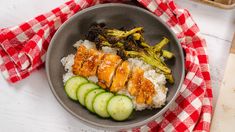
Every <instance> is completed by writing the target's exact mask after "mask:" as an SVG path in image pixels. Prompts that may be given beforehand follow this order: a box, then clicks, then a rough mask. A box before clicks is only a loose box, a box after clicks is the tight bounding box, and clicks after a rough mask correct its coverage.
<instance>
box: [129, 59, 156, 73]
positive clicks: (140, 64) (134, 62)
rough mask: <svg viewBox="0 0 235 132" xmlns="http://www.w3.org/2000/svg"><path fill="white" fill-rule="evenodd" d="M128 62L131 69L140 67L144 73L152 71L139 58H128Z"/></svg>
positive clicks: (150, 67) (149, 66)
mask: <svg viewBox="0 0 235 132" xmlns="http://www.w3.org/2000/svg"><path fill="white" fill-rule="evenodd" d="M128 62H129V63H130V64H131V67H140V68H141V69H143V70H144V71H146V70H150V69H153V68H152V66H151V65H149V64H147V63H145V62H144V61H142V60H141V59H139V58H129V59H128Z"/></svg>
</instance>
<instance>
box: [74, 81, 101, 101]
mask: <svg viewBox="0 0 235 132" xmlns="http://www.w3.org/2000/svg"><path fill="white" fill-rule="evenodd" d="M96 88H99V86H98V85H96V84H94V83H86V84H83V85H81V86H80V87H79V88H78V90H77V98H78V100H79V102H80V104H81V105H83V106H84V104H85V97H86V95H87V93H88V92H90V91H91V90H93V89H96Z"/></svg>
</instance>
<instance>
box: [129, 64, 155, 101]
mask: <svg viewBox="0 0 235 132" xmlns="http://www.w3.org/2000/svg"><path fill="white" fill-rule="evenodd" d="M128 91H129V93H130V94H131V95H132V96H135V97H136V102H137V103H139V104H143V103H146V104H151V103H152V98H153V96H154V95H155V90H154V84H153V83H152V82H151V81H149V80H148V79H146V78H145V77H144V71H143V70H142V69H141V68H139V67H134V68H133V71H132V75H131V78H130V80H129V82H128Z"/></svg>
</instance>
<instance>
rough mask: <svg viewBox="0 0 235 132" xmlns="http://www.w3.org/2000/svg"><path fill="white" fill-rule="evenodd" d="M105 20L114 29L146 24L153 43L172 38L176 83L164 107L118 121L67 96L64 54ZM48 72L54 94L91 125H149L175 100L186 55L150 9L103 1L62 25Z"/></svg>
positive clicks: (114, 127)
mask: <svg viewBox="0 0 235 132" xmlns="http://www.w3.org/2000/svg"><path fill="white" fill-rule="evenodd" d="M101 22H102V23H106V24H107V26H109V27H114V28H121V27H127V28H131V27H133V26H143V27H144V30H145V32H144V37H145V38H146V40H147V41H148V42H149V43H150V44H153V43H156V42H159V41H160V40H161V39H162V37H163V36H166V37H167V38H169V39H170V44H169V45H168V47H167V49H169V50H170V51H172V52H173V53H174V54H175V60H174V61H171V62H169V65H170V68H171V69H172V71H173V76H174V78H175V84H174V85H168V87H169V91H168V95H167V102H166V105H165V106H164V107H163V108H161V109H153V110H144V111H141V112H134V113H133V115H132V117H131V118H130V119H129V120H126V121H123V122H116V121H113V120H111V119H102V118H99V117H98V116H96V115H94V114H92V113H90V112H89V111H88V110H86V109H85V108H84V107H82V106H81V105H80V104H79V103H77V102H74V101H72V100H70V99H69V98H68V97H67V96H66V93H65V91H64V85H63V82H62V75H63V74H64V69H63V66H62V65H61V63H60V60H61V58H62V57H64V56H67V55H68V54H71V53H75V52H76V50H75V49H74V48H73V46H72V45H73V44H74V43H75V42H76V41H78V40H80V39H84V35H85V34H86V33H87V30H88V28H89V26H91V24H93V23H101ZM46 71H47V77H48V81H49V84H50V87H51V90H52V92H53V94H54V95H55V97H56V98H57V100H58V101H59V102H60V104H61V105H62V106H63V107H64V108H65V109H66V110H67V111H69V112H70V113H71V114H72V115H74V116H76V117H77V118H78V119H80V120H82V121H84V122H85V123H87V124H88V125H89V124H91V125H92V126H98V127H102V128H103V129H109V130H119V129H127V128H133V127H137V126H140V125H143V124H146V123H147V122H149V121H151V120H154V119H156V118H157V117H159V116H160V115H162V114H163V113H164V112H165V111H166V110H167V109H168V108H169V106H170V105H171V103H172V102H173V101H174V100H175V98H176V96H177V94H178V92H179V89H180V87H181V84H182V81H183V78H184V57H183V52H182V48H181V47H180V46H179V42H178V41H177V39H176V37H175V35H174V33H173V32H172V31H171V30H170V29H169V28H168V27H167V26H166V25H165V24H164V23H163V22H162V21H161V20H159V18H157V17H155V16H154V15H153V14H152V13H150V12H149V11H147V10H145V9H142V8H139V7H136V6H131V5H124V4H102V5H97V6H93V7H91V8H87V9H85V10H82V11H81V12H79V13H77V14H75V15H74V16H73V17H71V18H70V19H69V20H68V21H66V22H65V23H64V24H63V25H62V26H61V27H60V29H59V30H58V31H57V32H56V33H55V35H54V37H53V39H52V41H51V43H50V46H49V49H48V53H47V58H46Z"/></svg>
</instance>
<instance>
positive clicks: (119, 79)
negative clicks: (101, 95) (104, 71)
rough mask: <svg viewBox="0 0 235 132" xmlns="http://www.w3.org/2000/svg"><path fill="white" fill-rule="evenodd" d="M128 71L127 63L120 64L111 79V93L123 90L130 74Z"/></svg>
mask: <svg viewBox="0 0 235 132" xmlns="http://www.w3.org/2000/svg"><path fill="white" fill-rule="evenodd" d="M130 70H131V69H130V65H129V63H128V62H127V61H124V62H122V64H121V65H119V66H118V68H117V70H116V73H115V75H114V77H113V83H112V85H111V87H110V91H111V92H118V91H119V90H121V89H124V88H125V84H126V82H127V81H128V77H129V74H130Z"/></svg>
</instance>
